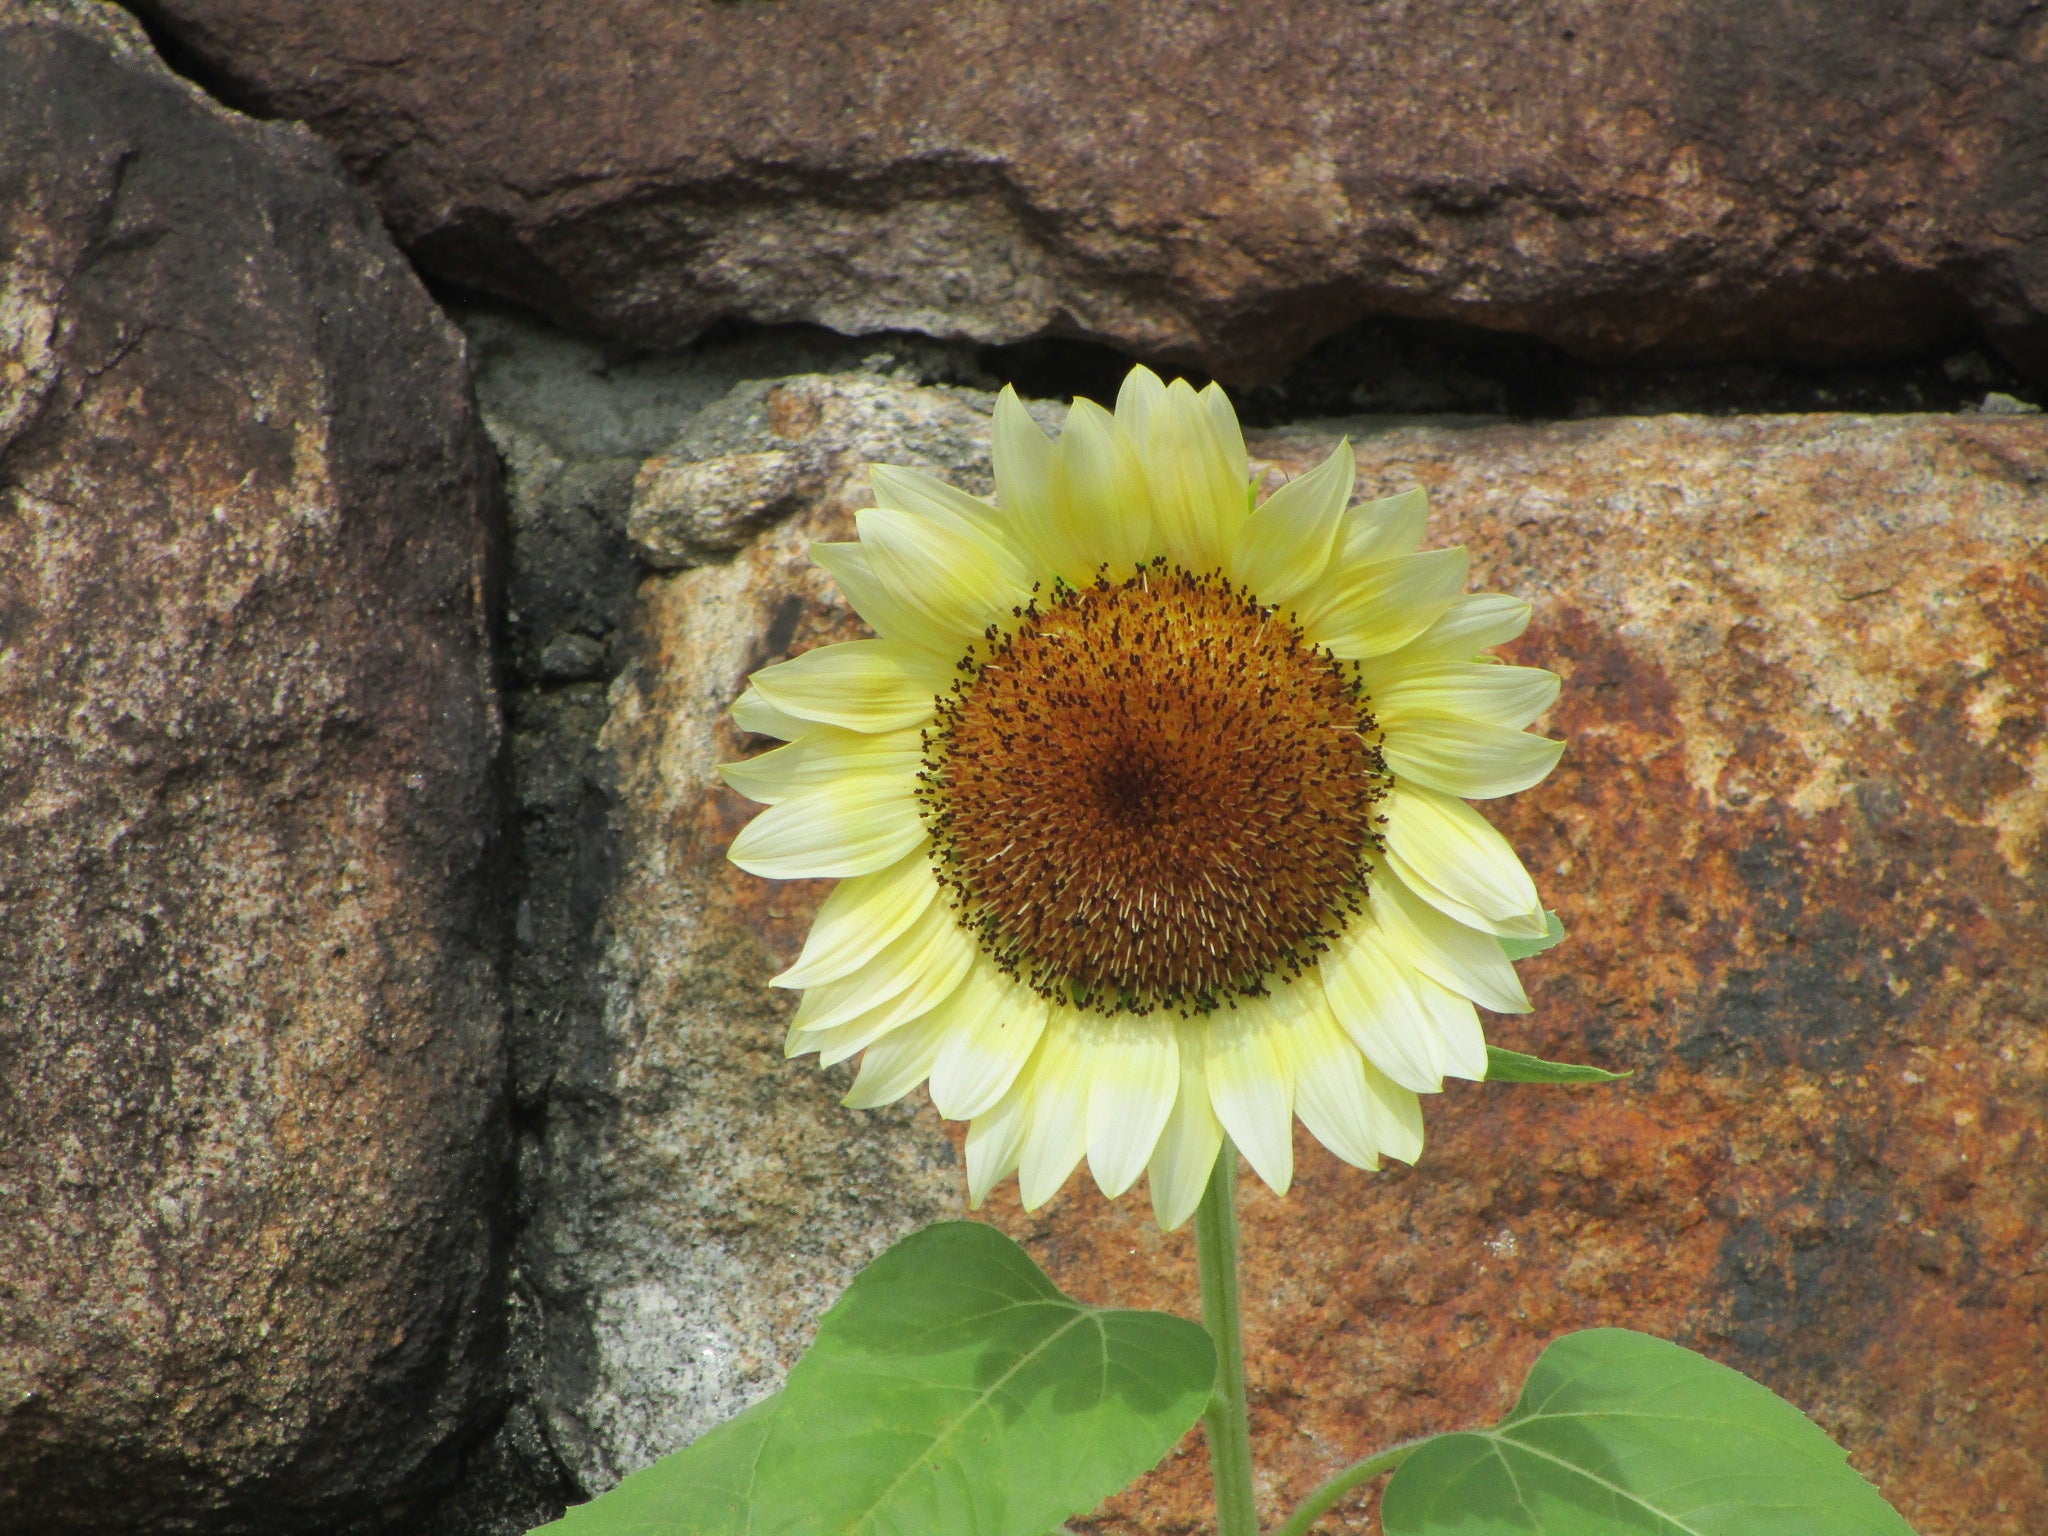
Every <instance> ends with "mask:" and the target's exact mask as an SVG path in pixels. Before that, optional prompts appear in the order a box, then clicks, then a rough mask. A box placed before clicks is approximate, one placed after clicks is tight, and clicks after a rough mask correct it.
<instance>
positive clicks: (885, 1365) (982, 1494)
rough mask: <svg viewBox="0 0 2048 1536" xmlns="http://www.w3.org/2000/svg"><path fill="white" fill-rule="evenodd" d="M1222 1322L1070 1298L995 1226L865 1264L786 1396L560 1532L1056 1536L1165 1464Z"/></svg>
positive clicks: (931, 1232)
mask: <svg viewBox="0 0 2048 1536" xmlns="http://www.w3.org/2000/svg"><path fill="white" fill-rule="evenodd" d="M1215 1376H1216V1357H1215V1351H1214V1349H1213V1348H1212V1347H1211V1345H1210V1343H1209V1336H1208V1334H1207V1333H1205V1332H1204V1331H1203V1330H1202V1329H1201V1328H1200V1327H1199V1326H1197V1325H1196V1324H1194V1323H1191V1322H1188V1321H1187V1320H1186V1319H1184V1318H1179V1317H1173V1316H1169V1315H1168V1314H1166V1313H1163V1312H1118V1311H1103V1310H1099V1309H1097V1308H1094V1307H1085V1306H1082V1305H1081V1304H1080V1303H1079V1302H1077V1301H1074V1300H1073V1299H1072V1298H1070V1297H1068V1296H1066V1295H1064V1294H1062V1293H1061V1291H1060V1290H1059V1288H1058V1287H1057V1286H1055V1285H1054V1284H1053V1283H1052V1281H1051V1280H1049V1279H1047V1278H1046V1276H1045V1272H1044V1271H1043V1270H1041V1269H1040V1268H1039V1267H1038V1266H1037V1265H1036V1264H1034V1263H1033V1262H1032V1261H1031V1258H1030V1256H1029V1255H1028V1254H1026V1253H1025V1252H1024V1250H1023V1249H1021V1248H1019V1247H1018V1246H1017V1245H1016V1244H1015V1243H1013V1242H1011V1241H1010V1240H1009V1239H1008V1238H1007V1237H1004V1236H1003V1235H1002V1234H1001V1233H1000V1232H997V1231H996V1230H995V1229H994V1228H992V1227H987V1226H983V1225H981V1224H980V1223H979V1222H968V1221H954V1222H944V1223H941V1224H940V1225H938V1226H935V1227H927V1228H926V1229H925V1230H924V1231H922V1232H917V1233H913V1234H912V1235H911V1236H909V1237H907V1238H905V1239H903V1241H901V1242H899V1243H898V1244H896V1246H895V1247H893V1248H891V1249H890V1250H889V1251H888V1252H887V1253H885V1254H883V1255H882V1256H881V1257H880V1258H879V1259H877V1260H875V1262H874V1263H872V1264H870V1265H869V1266H868V1267H867V1268H866V1269H865V1270H863V1271H861V1273H860V1274H859V1275H858V1276H856V1277H855V1279H854V1281H853V1283H852V1285H850V1286H848V1287H847V1290H846V1294H845V1295H844V1296H842V1297H841V1298H840V1299H839V1302H838V1304H837V1305H836V1306H834V1307H833V1308H832V1310H831V1311H830V1312H828V1313H827V1314H826V1315H825V1318H824V1321H823V1322H822V1323H820V1324H819V1327H818V1338H817V1342H816V1343H815V1344H813V1345H812V1346H811V1350H810V1352H809V1353H808V1354H806V1355H805V1356H804V1357H803V1359H802V1360H800V1361H798V1362H797V1365H796V1368H795V1369H794V1370H792V1371H791V1372H790V1376H789V1384H788V1385H787V1386H786V1387H785V1388H784V1389H783V1390H782V1391H781V1392H780V1393H778V1394H777V1395H776V1396H775V1397H773V1398H770V1399H769V1400H768V1401H766V1402H764V1403H761V1404H758V1405H756V1406H755V1407H754V1408H752V1409H750V1410H749V1411H748V1412H747V1413H745V1414H743V1415H741V1416H740V1417H739V1418H738V1419H735V1420H733V1421H732V1422H731V1423H730V1424H726V1425H723V1426H721V1427H720V1428H718V1429H715V1430H713V1431H712V1432H711V1433H710V1434H708V1435H706V1436H704V1438H703V1439H701V1440H699V1441H697V1442H696V1443H695V1444H694V1445H691V1446H689V1447H688V1448H686V1449H685V1450H682V1451H680V1452H678V1453H677V1454H676V1455H674V1456H671V1457H669V1458H667V1459H666V1460H664V1461H662V1462H660V1463H658V1464H657V1465H656V1466H653V1467H650V1468H648V1469H647V1470H646V1471H644V1472H640V1473H637V1474H636V1475H634V1476H633V1477H629V1478H627V1479H626V1480H625V1482H623V1483H621V1484H620V1485H619V1486H618V1487H617V1488H616V1489H614V1490H612V1491H611V1492H610V1493H608V1494H604V1495H602V1496H601V1497H599V1498H597V1499H594V1500H592V1501H591V1502H590V1503H589V1504H586V1505H584V1506H582V1507H581V1508H580V1509H576V1510H572V1511H570V1513H569V1515H568V1516H567V1517H566V1518H564V1519H563V1520H561V1521H559V1522H557V1524H555V1525H553V1526H549V1527H547V1530H549V1531H551V1532H556V1533H559V1536H883V1533H889V1536H901V1533H908V1532H925V1531H929V1532H932V1533H934V1536H938V1533H944V1536H1044V1533H1045V1532H1046V1531H1048V1530H1050V1529H1051V1528H1052V1527H1053V1526H1055V1525H1057V1524H1058V1523H1059V1522H1060V1521H1061V1520H1063V1519H1065V1518H1066V1517H1067V1516H1069V1515H1074V1514H1080V1513H1083V1512H1085V1511H1087V1510H1090V1509H1093V1508H1094V1507H1095V1506H1096V1505H1097V1504H1099V1503H1101V1502H1102V1500H1103V1499H1105V1498H1107V1497H1108V1496H1109V1495H1110V1494H1112V1493H1115V1492H1116V1491H1117V1490H1118V1489H1120V1488H1122V1487H1124V1486H1125V1485H1126V1484H1128V1483H1129V1482H1130V1481H1131V1480H1132V1479H1133V1478H1135V1477H1137V1476H1138V1475H1139V1474H1140V1473H1142V1472H1144V1471H1146V1470H1147V1469H1149V1468H1150V1467H1152V1466H1153V1465H1154V1464H1155V1463H1157V1462H1158V1461H1159V1459H1160V1458H1161V1457H1162V1456H1164V1455H1165V1454H1166V1453H1167V1452H1168V1451H1169V1450H1171V1449H1172V1448H1173V1446H1174V1443H1175V1442H1176V1441H1178V1440H1179V1439H1180V1437H1181V1436H1182V1435H1183V1434H1185V1433H1186V1432H1187V1431H1188V1429H1189V1428H1190V1427H1191V1426H1192V1425H1193V1424H1194V1422H1195V1420H1196V1419H1197V1418H1198V1417H1199V1416H1200V1415H1201V1412H1202V1409H1203V1407H1204V1406H1205V1405H1206V1404H1207V1403H1208V1400H1209V1395H1210V1392H1211V1390H1212V1388H1213V1386H1214V1383H1215Z"/></svg>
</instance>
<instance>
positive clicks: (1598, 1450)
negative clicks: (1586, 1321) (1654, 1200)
mask: <svg viewBox="0 0 2048 1536" xmlns="http://www.w3.org/2000/svg"><path fill="white" fill-rule="evenodd" d="M1381 1519H1382V1521H1383V1523H1384V1527H1385V1530H1386V1533H1387V1536H1912V1530H1911V1528H1910V1527H1909V1526H1908V1525H1907V1524H1906V1522H1905V1521H1904V1520H1902V1519H1900V1518H1899V1515H1898V1513H1897V1511H1895V1510H1894V1509H1892V1507H1891V1506H1890V1505H1889V1504H1887V1503H1885V1501H1884V1500H1883V1498H1881V1497H1880V1496H1879V1495H1878V1493H1877V1490H1876V1489H1874V1488H1872V1487H1871V1486H1870V1484H1868V1483H1866V1482H1865V1481H1864V1480H1863V1479H1862V1478H1861V1477H1859V1476H1858V1475H1857V1474H1856V1472H1855V1471H1854V1469H1852V1468H1851V1467H1850V1466H1849V1463H1848V1458H1847V1456H1846V1455H1845V1454H1844V1453H1843V1451H1842V1449H1841V1447H1840V1446H1838V1445H1836V1444H1835V1443H1834V1442H1833V1441H1832V1440H1830V1439H1829V1438H1828V1437H1827V1436H1826V1435H1825V1434H1823V1433H1822V1432H1821V1430H1820V1428H1819V1427H1818V1426H1817V1425H1815V1424H1814V1423H1813V1421H1812V1420H1810V1419H1808V1418H1807V1417H1806V1415H1804V1414H1803V1413H1801V1412H1800V1411H1799V1410H1798V1409H1797V1408H1794V1407H1793V1406H1792V1405H1791V1404H1790V1403H1788V1402H1786V1401H1785V1400H1784V1399H1783V1398H1781V1397H1779V1396H1777V1395H1776V1394H1775V1393H1773V1392H1771V1391H1770V1390H1769V1389H1768V1388H1766V1387H1763V1386H1760V1385H1758V1384H1757V1383H1756V1382H1753V1381H1751V1380H1750V1379H1749V1378H1748V1377H1747V1376H1744V1375H1742V1374H1741V1373H1740V1372H1737V1371H1731V1370H1729V1369H1728V1368H1727V1367H1726V1366H1724V1365H1716V1364H1715V1363H1714V1362H1713V1361H1711V1360H1708V1359H1706V1358H1705V1357H1704V1356H1701V1355H1696V1354H1694V1353H1693V1352H1692V1351H1691V1350H1689V1349H1681V1348H1679V1347H1678V1346H1677V1345H1676V1344H1667V1343H1666V1342H1664V1341H1663V1340H1662V1339H1653V1338H1651V1337H1649V1336H1648V1335H1647V1334H1641V1333H1631V1332H1629V1331H1628V1330H1626V1329H1622V1328H1596V1329H1593V1330H1591V1331H1589V1332H1586V1333H1574V1334H1567V1335H1566V1336H1565V1337H1564V1338H1562V1339H1559V1340H1558V1341H1557V1342H1556V1343H1554V1344H1552V1345H1551V1346H1550V1347H1549V1348H1548V1349H1546V1350H1545V1351H1544V1352H1543V1356H1542V1358H1541V1359H1539V1360H1538V1361H1537V1362H1536V1368H1535V1369H1534V1370H1533V1371H1531V1372H1530V1373H1529V1380H1528V1384H1527V1385H1526V1386H1524V1387H1523V1389H1522V1396H1521V1399H1520V1401H1518V1402H1517V1403H1516V1404H1515V1409H1514V1412H1512V1413H1510V1414H1509V1415H1508V1416H1507V1418H1506V1419H1504V1420H1503V1421H1502V1422H1501V1423H1500V1424H1499V1425H1497V1426H1496V1427H1495V1428H1493V1429H1487V1430H1477V1431H1473V1432H1470V1433H1460V1434H1449V1435H1439V1436H1438V1437H1437V1438H1436V1439H1434V1440H1431V1441H1430V1442H1429V1443H1428V1444H1426V1445H1424V1446H1423V1447H1421V1449H1419V1450H1417V1451H1416V1452H1415V1453H1414V1454H1413V1455H1412V1456H1410V1457H1409V1458H1408V1459H1407V1461H1405V1462H1403V1463H1402V1466H1401V1470H1400V1471H1399V1472H1397V1473H1396V1474H1395V1475H1394V1480H1393V1482H1392V1483H1391V1484H1389V1485H1388V1487H1387V1493H1386V1499H1385V1502H1384V1504H1383V1505H1382V1509H1381Z"/></svg>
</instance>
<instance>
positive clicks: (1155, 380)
mask: <svg viewBox="0 0 2048 1536" xmlns="http://www.w3.org/2000/svg"><path fill="white" fill-rule="evenodd" d="M1165 405H1166V385H1165V384H1164V383H1162V382H1161V381H1160V378H1159V375H1158V374H1156V373H1154V372H1153V371H1152V370H1151V369H1150V368H1147V367H1146V366H1145V365H1144V364H1142V363H1140V364H1139V365H1138V366H1137V367H1135V368H1133V369H1132V370H1131V371H1130V372H1129V373H1127V374H1125V375H1124V382H1123V384H1122V386H1121V387H1120V388H1119V389H1118V390H1117V392H1116V419H1117V421H1118V422H1119V423H1120V424H1121V425H1122V426H1123V428H1124V430H1125V431H1127V432H1128V433H1130V435H1131V441H1132V443H1134V444H1135V445H1136V446H1137V449H1138V451H1139V452H1140V453H1143V452H1145V451H1146V449H1147V447H1148V446H1149V445H1150V443H1151V441H1152V429H1153V427H1154V425H1155V424H1156V423H1157V422H1158V420H1159V417H1160V414H1161V412H1162V411H1163V410H1164V409H1165Z"/></svg>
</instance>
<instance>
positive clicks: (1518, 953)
mask: <svg viewBox="0 0 2048 1536" xmlns="http://www.w3.org/2000/svg"><path fill="white" fill-rule="evenodd" d="M1563 942H1564V924H1563V923H1562V922H1561V921H1559V919H1558V916H1557V914H1556V913H1555V912H1545V913H1544V914H1543V937H1542V938H1540V939H1502V938H1496V939H1495V940H1494V943H1496V944H1498V945H1499V946H1500V947H1501V948H1502V949H1504V950H1506V951H1507V952H1508V958H1509V959H1510V960H1526V959H1528V958H1529V957H1530V956H1531V955H1540V954H1542V953H1543V951H1545V950H1546V949H1555V948H1557V946H1558V945H1560V944H1562V943H1563Z"/></svg>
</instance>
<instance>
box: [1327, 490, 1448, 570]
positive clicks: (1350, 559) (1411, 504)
mask: <svg viewBox="0 0 2048 1536" xmlns="http://www.w3.org/2000/svg"><path fill="white" fill-rule="evenodd" d="M1428 521H1429V497H1428V495H1427V494H1426V493H1425V492H1424V491H1423V489H1422V487H1421V486H1417V487H1416V488H1415V489H1414V490H1412V491H1403V492H1401V494H1400V495H1398V496H1385V497H1382V498H1381V499H1380V500H1378V501H1366V502H1360V503H1359V504H1358V505H1357V506H1355V507H1353V508H1352V509H1351V510H1350V512H1349V513H1347V514H1346V516H1345V518H1344V527H1343V531H1342V533H1341V535H1340V536H1339V538H1338V541H1337V562H1336V566H1337V569H1338V570H1340V571H1341V570H1350V569H1352V568H1353V567H1355V566H1361V565H1372V564H1374V563H1375V562H1377V561H1380V560H1391V559H1393V558H1394V557H1395V556H1396V555H1408V554H1413V553H1414V552H1415V550H1416V548H1417V546H1419V545H1420V544H1421V543H1422V533H1423V529H1424V527H1425V525H1426V524H1427V523H1428Z"/></svg>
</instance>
